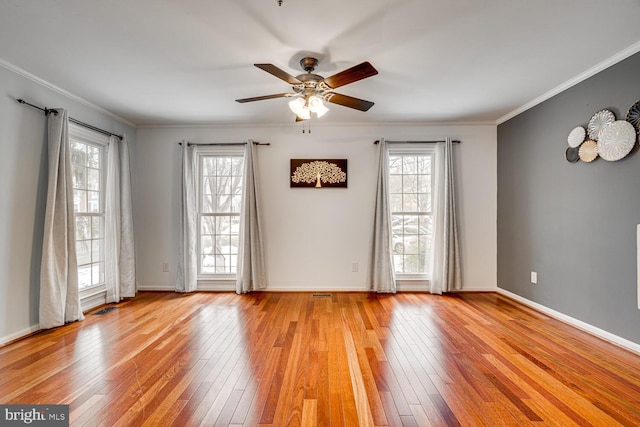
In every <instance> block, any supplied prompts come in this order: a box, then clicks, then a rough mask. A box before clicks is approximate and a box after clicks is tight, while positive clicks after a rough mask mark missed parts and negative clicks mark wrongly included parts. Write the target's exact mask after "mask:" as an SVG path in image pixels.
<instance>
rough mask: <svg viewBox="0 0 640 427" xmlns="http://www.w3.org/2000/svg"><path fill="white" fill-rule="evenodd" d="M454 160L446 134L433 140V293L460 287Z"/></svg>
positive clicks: (451, 144)
mask: <svg viewBox="0 0 640 427" xmlns="http://www.w3.org/2000/svg"><path fill="white" fill-rule="evenodd" d="M453 163H454V162H453V143H452V142H451V138H447V139H446V140H445V142H439V143H437V144H436V177H435V194H434V212H435V227H434V233H433V245H432V247H433V248H434V249H433V251H434V253H433V275H432V278H431V282H430V292H431V293H432V294H441V293H443V292H449V291H456V290H460V289H462V278H461V270H460V247H459V244H458V224H457V219H456V195H455V180H454V168H453Z"/></svg>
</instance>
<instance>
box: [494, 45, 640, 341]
mask: <svg viewBox="0 0 640 427" xmlns="http://www.w3.org/2000/svg"><path fill="white" fill-rule="evenodd" d="M548 66H552V65H551V64H549V65H548ZM532 76H533V77H529V78H535V74H533V75H532ZM639 76H640V54H635V55H633V56H631V57H629V58H627V59H625V60H623V61H621V62H619V63H617V64H615V65H613V66H611V67H609V68H607V69H606V70H604V71H602V72H600V73H598V74H596V75H594V76H592V77H590V78H589V79H587V80H585V81H583V82H581V83H579V84H577V85H575V86H573V87H571V88H570V89H567V90H565V91H563V92H562V93H560V94H558V95H556V96H554V97H552V98H551V99H549V100H547V101H545V102H543V103H541V104H539V105H537V106H536V107H534V108H531V109H530V110H527V111H525V112H523V113H521V114H519V115H518V116H516V117H514V118H512V119H510V120H508V121H506V122H504V123H502V124H500V125H499V126H498V136H497V138H498V162H497V163H498V227H497V230H498V257H497V258H498V269H497V270H498V287H499V288H502V289H505V290H507V291H509V292H512V293H514V294H517V295H519V296H521V297H524V298H526V299H528V300H530V301H533V302H536V303H538V304H541V305H543V306H545V307H548V308H550V309H553V310H555V311H557V312H560V313H563V314H565V315H567V316H570V317H573V318H575V319H578V320H580V321H582V322H586V323H588V324H590V325H592V326H595V327H597V328H600V329H602V330H605V331H607V332H609V333H612V334H614V335H617V336H619V337H622V338H624V339H626V340H629V341H632V342H634V343H640V310H638V296H637V292H638V289H637V277H636V274H637V273H636V271H637V266H636V263H637V257H636V256H637V255H636V227H637V224H640V153H638V152H637V151H638V146H637V145H636V148H635V149H634V152H632V153H631V154H630V155H629V156H627V157H626V158H624V159H623V160H620V161H617V162H607V161H605V160H602V159H600V158H599V159H597V160H596V161H594V162H592V163H583V162H578V163H568V162H567V161H566V160H565V158H564V152H565V149H566V148H567V147H568V145H567V136H568V134H569V132H570V131H571V130H572V129H573V128H574V127H576V126H584V127H585V128H586V126H587V124H588V122H589V119H590V118H591V116H592V115H593V114H594V113H595V112H597V111H599V110H601V109H604V108H606V109H609V110H611V111H613V112H614V114H615V116H616V118H617V119H624V116H625V114H626V111H627V109H628V108H629V107H630V106H631V105H632V104H633V103H635V102H636V101H638V100H639V99H640V77H639ZM532 271H535V272H537V274H538V283H537V284H532V283H531V281H530V279H531V276H530V274H531V272H532Z"/></svg>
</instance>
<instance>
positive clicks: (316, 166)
mask: <svg viewBox="0 0 640 427" xmlns="http://www.w3.org/2000/svg"><path fill="white" fill-rule="evenodd" d="M346 186H347V159H318V160H310V159H291V187H316V188H321V187H346Z"/></svg>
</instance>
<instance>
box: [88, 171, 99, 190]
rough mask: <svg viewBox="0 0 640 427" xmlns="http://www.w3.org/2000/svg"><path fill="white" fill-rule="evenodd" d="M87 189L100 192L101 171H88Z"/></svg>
mask: <svg viewBox="0 0 640 427" xmlns="http://www.w3.org/2000/svg"><path fill="white" fill-rule="evenodd" d="M87 189H88V190H93V191H100V171H99V170H98V169H91V168H88V169H87Z"/></svg>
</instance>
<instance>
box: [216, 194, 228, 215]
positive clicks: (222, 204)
mask: <svg viewBox="0 0 640 427" xmlns="http://www.w3.org/2000/svg"><path fill="white" fill-rule="evenodd" d="M216 209H217V210H216V212H225V213H229V212H231V195H229V194H218V206H217V208H216Z"/></svg>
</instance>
